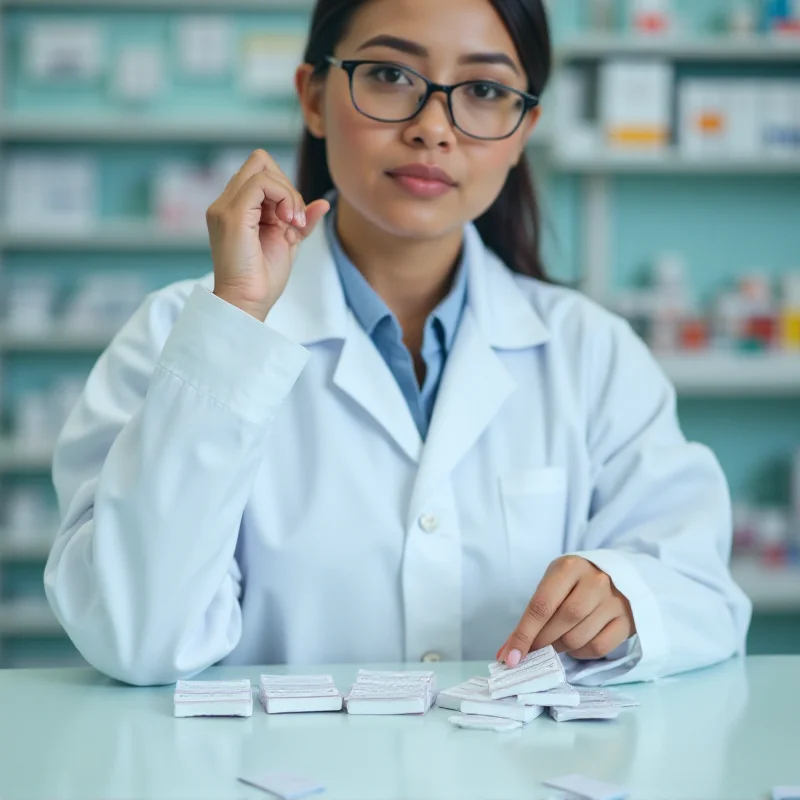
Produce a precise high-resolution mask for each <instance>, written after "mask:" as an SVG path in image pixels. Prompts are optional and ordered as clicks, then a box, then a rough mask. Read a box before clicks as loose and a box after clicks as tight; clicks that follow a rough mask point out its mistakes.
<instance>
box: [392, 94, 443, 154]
mask: <svg viewBox="0 0 800 800" xmlns="http://www.w3.org/2000/svg"><path fill="white" fill-rule="evenodd" d="M403 138H404V139H405V140H406V142H407V143H408V144H411V145H416V146H419V145H424V146H425V147H428V148H437V147H438V148H441V149H447V148H449V147H452V146H453V145H454V144H455V141H456V131H455V128H454V127H453V122H452V120H451V119H450V110H449V108H448V107H447V97H446V96H445V95H444V94H442V93H441V92H434V93H433V94H432V95H431V96H430V97H429V98H428V102H427V103H425V105H424V106H423V108H422V110H421V111H420V112H419V114H417V116H416V117H414V119H412V120H410V121H409V123H408V124H407V126H406V128H405V131H404V136H403Z"/></svg>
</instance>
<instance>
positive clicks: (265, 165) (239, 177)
mask: <svg viewBox="0 0 800 800" xmlns="http://www.w3.org/2000/svg"><path fill="white" fill-rule="evenodd" d="M261 173H267V174H269V175H271V176H273V177H274V178H275V180H277V181H280V182H281V183H283V184H285V185H286V186H287V187H288V188H289V190H290V191H291V193H292V203H291V208H292V221H294V220H297V221H298V227H304V222H303V215H304V212H305V207H306V206H305V202H304V201H303V198H302V197H301V195H300V193H299V192H298V191H297V190H296V189H295V188H294V186H293V185H292V182H291V180H290V179H289V178H288V177H287V176H286V174H285V173H284V172H283V170H281V168H280V167H279V166H278V162H277V161H275V159H274V158H273V157H272V156H271V155H270V154H269V153H268V152H267V151H266V150H255V151H254V152H253V153H252V154H251V156H250V158H248V159H247V161H245V163H244V165H243V166H242V168H241V169H240V170H239V172H237V173H236V175H234V176H233V178H231V180H230V181H229V183H228V185H227V186H226V187H225V191H224V192H223V197H224V198H227V199H228V200H229V201H230V202H235V198H236V197H237V196H238V195H239V194H240V192H241V190H242V189H243V188H244V186H246V185H247V183H248V182H249V181H250V180H252V178H254V177H255V176H257V175H259V174H261ZM283 221H285V222H286V221H287V220H285V219H284V220H283Z"/></svg>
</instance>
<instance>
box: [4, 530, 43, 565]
mask: <svg viewBox="0 0 800 800" xmlns="http://www.w3.org/2000/svg"><path fill="white" fill-rule="evenodd" d="M52 547H53V536H52V534H51V535H50V536H45V535H44V534H37V535H36V536H33V537H29V538H26V539H20V540H17V539H15V538H14V537H12V536H9V535H7V534H3V533H2V532H0V563H2V562H4V561H5V562H17V561H44V560H45V559H46V558H47V556H48V555H50V550H51V548H52Z"/></svg>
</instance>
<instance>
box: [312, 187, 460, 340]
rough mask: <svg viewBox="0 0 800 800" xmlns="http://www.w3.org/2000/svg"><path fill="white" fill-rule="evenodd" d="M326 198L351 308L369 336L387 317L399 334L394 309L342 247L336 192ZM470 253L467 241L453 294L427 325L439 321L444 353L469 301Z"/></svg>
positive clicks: (329, 233) (332, 246)
mask: <svg viewBox="0 0 800 800" xmlns="http://www.w3.org/2000/svg"><path fill="white" fill-rule="evenodd" d="M326 199H327V200H328V201H329V202H330V203H331V211H330V213H329V214H328V215H327V217H326V218H325V232H326V236H327V239H328V246H329V247H330V250H331V253H332V255H333V260H334V261H335V263H336V268H337V270H338V272H339V277H340V279H341V282H342V289H343V290H344V295H345V299H346V301H347V304H348V306H349V307H350V309H351V310H352V312H353V314H354V315H355V317H356V319H357V320H358V323H359V325H361V327H362V328H363V329H364V330H365V331H366V332H367V334H368V335H369V336H370V337H373V336H374V335H375V331H376V329H377V327H378V325H379V324H380V323H381V322H382V321H383V320H384V319H387V318H388V319H390V320H391V321H392V322H393V323H394V327H395V328H396V330H397V331H398V332H400V330H401V329H400V325H399V323H398V321H397V318H396V317H395V315H394V314H393V313H392V310H391V309H390V308H389V306H387V305H386V303H385V301H384V300H383V298H382V297H381V296H380V295H379V294H378V293H377V292H376V291H375V290H374V289H373V288H372V286H370V285H369V282H368V281H367V279H366V278H365V277H364V276H363V274H362V273H361V271H360V270H359V269H358V267H356V265H355V264H353V262H352V261H351V260H350V258H349V257H348V256H347V254H346V253H345V252H344V249H343V248H342V244H341V242H340V240H339V236H338V234H337V233H336V213H337V207H336V192H331V193H329V194H328V195H327V196H326ZM467 250H468V247H467V241H466V240H465V243H464V250H463V252H462V255H461V258H460V260H459V263H458V266H457V267H456V272H455V275H454V279H453V284H452V286H451V288H450V291H449V292H448V294H447V296H446V297H445V298H444V299H443V300H442V301H441V302H440V303H439V305H437V306H436V308H435V309H434V310H433V312H432V313H431V315H430V317H429V319H428V323H426V325H427V324H429V323H430V322H431V321H433V320H437V321H438V322H439V325H440V326H441V330H442V334H443V342H442V344H443V346H444V350H445V352H449V351H450V350H451V348H452V346H453V342H454V340H455V337H456V332H457V331H458V323H459V321H460V319H461V315H462V312H463V310H464V306H465V305H466V301H467V272H468V270H467V265H466V262H467V259H468V253H467Z"/></svg>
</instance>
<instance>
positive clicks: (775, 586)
mask: <svg viewBox="0 0 800 800" xmlns="http://www.w3.org/2000/svg"><path fill="white" fill-rule="evenodd" d="M731 573H732V574H733V578H734V580H735V581H736V583H738V584H739V586H740V587H741V588H742V590H743V591H744V593H745V594H746V595H747V596H748V597H749V598H750V599H751V600H752V601H753V607H754V609H755V610H756V611H758V612H761V613H776V612H780V613H800V567H797V566H795V567H765V566H764V565H762V564H760V563H759V562H757V561H751V560H745V559H734V560H733V562H732V563H731Z"/></svg>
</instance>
